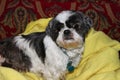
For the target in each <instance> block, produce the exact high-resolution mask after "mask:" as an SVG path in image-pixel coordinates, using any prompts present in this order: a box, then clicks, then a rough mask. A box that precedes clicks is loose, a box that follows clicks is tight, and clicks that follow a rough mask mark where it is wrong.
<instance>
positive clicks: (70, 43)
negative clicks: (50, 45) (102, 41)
mask: <svg viewBox="0 0 120 80" xmlns="http://www.w3.org/2000/svg"><path fill="white" fill-rule="evenodd" d="M57 44H58V45H59V46H60V47H62V48H64V49H68V50H70V49H75V48H80V47H82V46H83V41H81V40H74V39H69V40H57Z"/></svg>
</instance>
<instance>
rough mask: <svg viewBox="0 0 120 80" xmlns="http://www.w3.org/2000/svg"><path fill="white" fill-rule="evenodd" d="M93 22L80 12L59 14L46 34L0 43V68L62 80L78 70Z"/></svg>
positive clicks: (51, 22) (37, 33)
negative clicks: (86, 37)
mask: <svg viewBox="0 0 120 80" xmlns="http://www.w3.org/2000/svg"><path fill="white" fill-rule="evenodd" d="M91 25H92V20H91V19H90V18H88V17H87V16H85V15H84V14H83V13H82V12H79V11H62V12H61V13H59V14H58V15H57V16H56V17H54V18H53V19H52V20H51V21H50V22H49V24H48V27H47V28H46V31H45V32H36V33H32V34H29V35H18V36H15V37H12V38H9V39H5V40H3V41H1V42H0V65H1V66H6V67H11V68H14V69H16V70H18V71H31V72H34V73H38V74H42V76H43V78H44V79H45V80H61V79H62V80H63V79H64V76H65V74H66V73H67V72H72V71H73V70H74V68H75V67H77V66H78V64H79V62H80V60H81V56H82V52H83V50H84V40H85V36H86V35H87V33H88V31H89V30H90V28H91Z"/></svg>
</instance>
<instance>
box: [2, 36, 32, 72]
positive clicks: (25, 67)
mask: <svg viewBox="0 0 120 80" xmlns="http://www.w3.org/2000/svg"><path fill="white" fill-rule="evenodd" d="M12 41H13V38H9V39H6V40H4V41H2V42H0V55H1V56H2V57H4V58H5V62H3V63H2V66H6V67H11V68H14V69H16V70H18V71H21V70H22V71H29V68H30V67H31V62H30V59H29V57H28V56H26V55H25V54H24V53H23V51H22V50H20V49H19V48H18V47H16V46H15V43H14V42H12Z"/></svg>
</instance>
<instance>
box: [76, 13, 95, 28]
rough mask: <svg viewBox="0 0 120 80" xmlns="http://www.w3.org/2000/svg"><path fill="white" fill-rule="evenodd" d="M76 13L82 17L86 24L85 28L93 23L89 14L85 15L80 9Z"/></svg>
mask: <svg viewBox="0 0 120 80" xmlns="http://www.w3.org/2000/svg"><path fill="white" fill-rule="evenodd" d="M77 13H78V14H79V16H80V17H83V22H84V24H85V25H87V28H89V29H90V28H91V27H92V25H93V20H92V19H91V18H90V17H89V16H87V15H85V14H84V13H82V12H80V11H77Z"/></svg>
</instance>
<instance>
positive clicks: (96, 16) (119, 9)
mask: <svg viewBox="0 0 120 80" xmlns="http://www.w3.org/2000/svg"><path fill="white" fill-rule="evenodd" d="M62 10H79V11H82V12H83V13H85V14H86V15H88V16H90V17H91V18H92V19H93V21H94V24H93V27H94V28H95V29H96V30H101V31H103V32H105V33H106V34H107V35H108V36H110V37H111V38H112V39H116V40H118V41H120V0H54V1H53V0H0V39H3V38H7V37H11V36H13V35H17V34H19V33H22V32H23V31H24V30H25V28H26V25H27V24H28V23H29V22H30V21H34V20H37V19H39V18H47V17H53V16H55V15H56V14H57V13H59V12H60V11H62Z"/></svg>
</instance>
